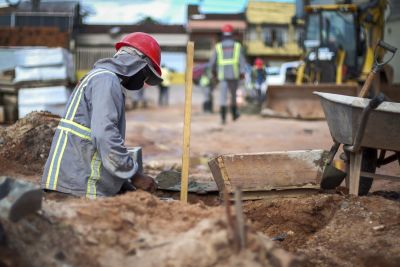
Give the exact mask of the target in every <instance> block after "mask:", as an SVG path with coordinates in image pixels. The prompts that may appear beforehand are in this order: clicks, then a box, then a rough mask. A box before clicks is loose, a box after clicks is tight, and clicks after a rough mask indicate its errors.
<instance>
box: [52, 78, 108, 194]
mask: <svg viewBox="0 0 400 267" xmlns="http://www.w3.org/2000/svg"><path fill="white" fill-rule="evenodd" d="M103 73H112V74H114V73H113V72H111V71H108V70H99V71H95V72H92V73H90V74H88V75H87V76H86V77H85V78H84V79H83V80H82V82H81V83H80V84H79V85H78V87H77V88H76V90H75V92H74V93H73V96H72V100H71V102H70V104H69V106H68V109H67V112H66V115H65V118H63V119H61V121H60V123H59V125H58V127H57V130H59V136H58V139H57V143H56V147H55V149H54V151H53V155H52V158H51V162H50V167H49V172H48V174H47V180H46V189H51V190H56V189H57V181H58V175H59V171H60V165H61V161H62V157H63V155H64V152H65V147H66V145H67V142H68V136H69V135H70V134H73V135H75V136H78V137H80V138H82V139H86V140H89V141H91V140H92V138H91V130H90V129H89V128H87V127H85V126H83V125H80V124H79V123H76V122H74V118H75V114H76V111H77V110H78V106H79V103H80V101H81V98H82V95H83V92H84V89H85V87H86V85H87V84H88V82H89V80H90V79H91V78H93V77H94V76H96V75H98V74H103ZM100 167H101V160H100V158H99V156H98V153H97V151H96V152H95V153H94V155H93V159H92V162H91V174H90V177H89V180H88V186H87V192H86V195H87V196H91V197H92V198H93V197H94V198H95V197H96V183H97V182H98V180H99V179H100Z"/></svg>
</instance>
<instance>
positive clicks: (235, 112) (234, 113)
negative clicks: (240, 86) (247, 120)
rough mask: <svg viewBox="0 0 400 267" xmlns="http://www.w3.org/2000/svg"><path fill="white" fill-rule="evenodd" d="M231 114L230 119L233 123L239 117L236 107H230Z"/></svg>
mask: <svg viewBox="0 0 400 267" xmlns="http://www.w3.org/2000/svg"><path fill="white" fill-rule="evenodd" d="M231 112H232V119H233V120H234V121H235V120H237V119H238V118H239V117H240V115H239V112H238V110H237V106H232V107H231Z"/></svg>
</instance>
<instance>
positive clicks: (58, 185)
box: [41, 32, 162, 198]
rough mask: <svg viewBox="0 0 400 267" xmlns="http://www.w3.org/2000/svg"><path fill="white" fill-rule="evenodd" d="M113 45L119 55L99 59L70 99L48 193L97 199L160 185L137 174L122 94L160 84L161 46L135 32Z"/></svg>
mask: <svg viewBox="0 0 400 267" xmlns="http://www.w3.org/2000/svg"><path fill="white" fill-rule="evenodd" d="M115 47H116V50H117V53H116V54H115V55H114V56H113V57H112V58H106V59H101V60H99V61H97V62H96V63H95V65H94V68H93V69H92V70H91V71H90V72H89V73H88V74H87V75H86V76H85V77H83V78H82V80H81V81H80V82H79V83H78V85H77V87H76V88H75V90H74V91H73V93H72V95H71V97H70V99H69V101H68V104H67V107H66V110H65V113H64V116H63V118H62V119H61V120H60V123H59V125H58V127H57V129H56V132H55V135H54V138H53V142H52V144H51V149H50V154H49V157H48V159H47V162H46V165H45V168H44V173H43V176H42V180H41V187H42V188H43V189H45V190H46V191H58V192H62V193H68V194H73V195H76V196H86V197H88V198H96V197H97V196H113V195H115V194H117V193H119V192H120V191H121V190H122V191H125V190H134V188H135V187H136V188H139V189H143V190H147V191H154V190H155V188H156V183H155V181H154V180H153V179H152V178H151V177H149V176H146V175H144V174H142V173H139V172H138V168H139V166H138V163H137V162H135V161H134V160H133V159H132V157H131V156H130V155H129V153H128V151H127V148H126V147H125V145H124V138H125V106H124V98H125V89H127V90H138V89H140V88H142V87H143V85H144V84H145V83H146V84H149V85H158V84H160V83H161V82H162V78H161V68H160V55H161V51H160V46H159V45H158V43H157V41H156V40H155V39H154V38H153V37H152V36H150V35H148V34H146V33H142V32H135V33H131V34H128V35H127V36H126V37H124V38H123V39H122V40H121V41H120V42H118V43H117V44H116V45H115ZM124 88H125V89H124Z"/></svg>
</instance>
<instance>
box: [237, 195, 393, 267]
mask: <svg viewBox="0 0 400 267" xmlns="http://www.w3.org/2000/svg"><path fill="white" fill-rule="evenodd" d="M245 213H246V215H247V217H248V218H250V219H251V220H252V221H253V222H254V226H255V227H256V229H258V230H259V231H261V232H263V233H265V234H267V235H269V236H271V237H277V238H280V239H283V241H282V242H279V244H280V245H281V246H282V247H283V248H285V249H287V250H289V251H292V252H295V253H296V254H300V255H303V256H305V257H306V258H307V261H308V263H307V264H306V266H398V263H399V262H400V256H399V255H400V246H399V245H398V244H399V243H400V237H399V236H400V203H399V202H397V201H391V200H387V199H384V198H382V197H376V196H368V197H351V196H346V197H344V196H339V195H315V196H310V197H304V198H296V199H276V200H261V201H252V202H247V203H246V204H245Z"/></svg>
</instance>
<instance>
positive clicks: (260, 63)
mask: <svg viewBox="0 0 400 267" xmlns="http://www.w3.org/2000/svg"><path fill="white" fill-rule="evenodd" d="M254 65H256V67H257V68H258V69H260V68H262V66H263V65H264V61H263V60H262V59H261V58H259V57H258V58H256V59H255V60H254Z"/></svg>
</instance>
